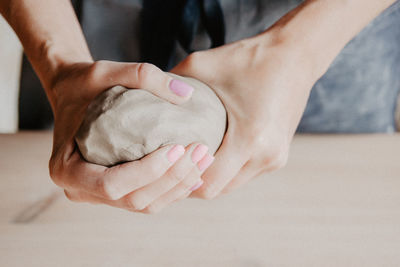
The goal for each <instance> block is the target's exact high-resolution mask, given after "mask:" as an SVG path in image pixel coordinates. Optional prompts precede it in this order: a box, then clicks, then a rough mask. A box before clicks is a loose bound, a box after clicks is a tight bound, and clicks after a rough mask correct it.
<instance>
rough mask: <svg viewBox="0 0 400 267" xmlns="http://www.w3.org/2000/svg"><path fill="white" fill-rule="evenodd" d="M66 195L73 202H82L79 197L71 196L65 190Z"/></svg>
mask: <svg viewBox="0 0 400 267" xmlns="http://www.w3.org/2000/svg"><path fill="white" fill-rule="evenodd" d="M64 195H65V197H66V198H67V199H68V200H69V201H71V202H80V201H79V198H78V197H76V196H75V195H72V194H70V193H69V192H68V191H66V190H64Z"/></svg>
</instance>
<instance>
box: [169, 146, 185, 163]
mask: <svg viewBox="0 0 400 267" xmlns="http://www.w3.org/2000/svg"><path fill="white" fill-rule="evenodd" d="M183 154H185V147H184V146H182V145H174V146H173V147H172V148H171V149H170V150H169V151H168V153H167V158H168V161H169V162H170V163H175V162H176V161H177V160H178V159H179V158H180V157H181V156H182V155H183Z"/></svg>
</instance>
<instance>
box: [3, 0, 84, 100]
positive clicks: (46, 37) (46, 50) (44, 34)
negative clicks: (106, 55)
mask: <svg viewBox="0 0 400 267" xmlns="http://www.w3.org/2000/svg"><path fill="white" fill-rule="evenodd" d="M0 12H1V13H2V15H3V16H4V17H5V19H6V20H7V21H8V22H9V24H10V25H11V27H12V28H13V29H14V31H15V32H16V34H17V35H18V37H19V39H20V40H21V43H22V45H23V47H24V50H25V53H26V55H27V57H28V58H29V60H30V61H31V63H32V65H33V67H34V69H35V71H36V73H37V74H38V76H39V78H40V80H41V81H42V83H43V85H44V87H45V88H46V93H47V94H48V96H49V98H51V94H52V92H51V89H50V88H51V83H52V80H53V79H54V78H55V76H56V75H57V71H58V69H59V68H60V67H62V66H63V65H68V64H74V63H77V62H91V61H92V57H91V55H90V52H89V49H88V47H87V44H86V41H85V38H84V36H83V34H82V31H81V28H80V25H79V23H78V21H77V19H76V16H75V14H74V11H73V8H72V5H71V3H70V1H69V0H57V1H54V0H2V1H0Z"/></svg>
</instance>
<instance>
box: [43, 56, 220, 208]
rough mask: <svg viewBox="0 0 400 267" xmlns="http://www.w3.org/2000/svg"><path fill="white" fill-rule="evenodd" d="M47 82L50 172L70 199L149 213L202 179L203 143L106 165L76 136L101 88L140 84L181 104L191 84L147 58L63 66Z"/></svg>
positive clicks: (171, 147)
mask: <svg viewBox="0 0 400 267" xmlns="http://www.w3.org/2000/svg"><path fill="white" fill-rule="evenodd" d="M48 84H49V87H50V88H46V89H47V91H48V92H51V93H50V94H49V100H50V102H51V104H52V108H53V113H54V121H55V124H54V137H53V151H52V156H51V159H50V162H49V169H50V176H51V178H52V180H53V181H54V183H55V184H57V185H58V186H60V187H61V188H63V189H64V192H65V195H66V196H67V197H68V198H69V199H70V200H72V201H76V202H90V203H103V204H107V205H110V206H115V207H119V208H123V209H127V210H130V211H140V212H144V213H153V212H157V211H159V210H161V209H162V208H164V207H165V206H167V205H168V204H170V203H171V202H174V201H176V200H178V199H183V198H185V197H186V196H188V195H190V193H191V192H192V190H195V188H196V187H198V186H199V185H201V183H202V180H201V178H200V176H201V174H202V172H203V171H204V170H205V169H206V168H207V167H208V166H209V165H210V164H211V162H212V161H213V157H212V156H211V155H209V154H207V147H205V146H204V145H201V144H191V145H189V146H187V147H186V148H184V147H183V146H181V145H179V144H176V145H167V146H164V147H161V148H159V149H158V150H156V151H154V152H153V153H151V154H149V155H147V156H146V157H144V158H142V159H141V160H137V161H132V162H128V163H124V164H120V165H116V166H114V167H110V168H107V167H104V166H100V165H96V164H92V163H88V162H86V161H85V160H84V159H83V158H82V156H81V154H80V152H79V150H78V148H77V145H76V143H75V139H74V137H75V134H76V132H77V131H78V129H79V127H80V125H81V122H82V121H83V118H84V115H85V112H86V109H87V106H88V105H89V104H90V102H91V101H92V100H93V99H94V98H95V97H96V96H97V95H99V94H100V93H101V92H103V91H104V90H107V89H109V88H111V87H113V86H115V85H122V86H125V87H127V88H141V89H146V90H148V91H150V92H151V93H153V94H155V95H157V96H158V97H161V98H163V99H165V100H167V101H169V102H171V103H174V104H178V105H179V104H181V103H184V102H185V101H186V100H188V99H189V98H190V97H191V94H192V90H193V88H192V87H190V86H189V85H187V84H185V83H183V82H181V81H177V80H174V79H172V78H171V77H170V76H169V75H167V74H166V73H164V72H163V71H161V70H160V69H158V68H157V67H155V66H154V65H151V64H147V63H118V62H111V61H98V62H93V63H90V62H89V63H78V64H73V65H70V66H66V67H62V68H61V69H60V70H59V71H58V72H57V75H56V76H55V79H54V80H52V81H51V82H50V83H48Z"/></svg>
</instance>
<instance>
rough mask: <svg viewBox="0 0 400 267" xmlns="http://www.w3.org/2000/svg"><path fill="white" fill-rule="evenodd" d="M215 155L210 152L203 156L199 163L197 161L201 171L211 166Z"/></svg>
mask: <svg viewBox="0 0 400 267" xmlns="http://www.w3.org/2000/svg"><path fill="white" fill-rule="evenodd" d="M214 159H215V158H214V156H211V155H209V154H207V155H205V156H204V158H202V159H201V160H200V161H199V163H197V167H198V168H199V170H200V171H204V170H205V169H207V168H208V167H210V165H211V163H213V161H214Z"/></svg>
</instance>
